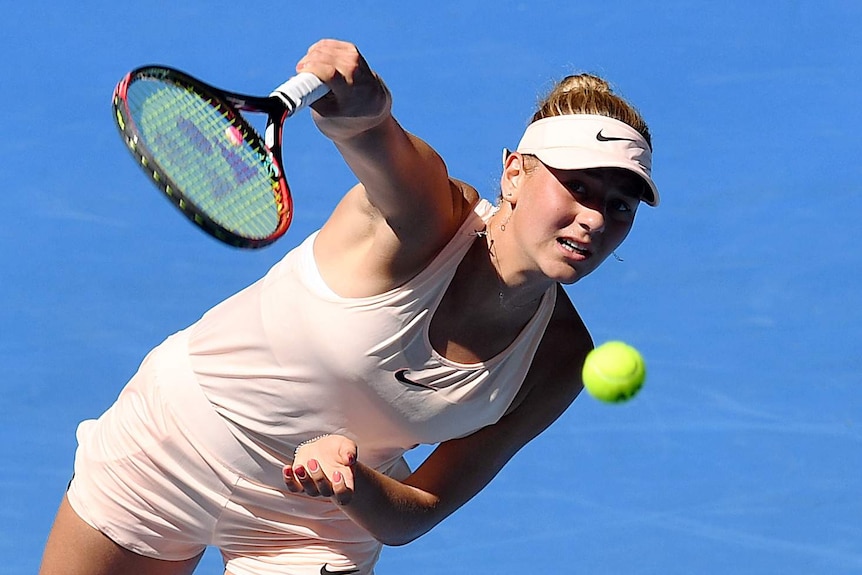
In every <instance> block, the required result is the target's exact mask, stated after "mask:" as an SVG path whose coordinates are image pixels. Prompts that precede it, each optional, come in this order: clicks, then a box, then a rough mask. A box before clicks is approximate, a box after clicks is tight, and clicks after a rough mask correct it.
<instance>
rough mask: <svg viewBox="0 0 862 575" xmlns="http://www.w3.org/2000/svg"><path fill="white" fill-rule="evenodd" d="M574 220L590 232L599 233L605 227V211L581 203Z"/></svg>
mask: <svg viewBox="0 0 862 575" xmlns="http://www.w3.org/2000/svg"><path fill="white" fill-rule="evenodd" d="M576 220H577V222H578V225H580V226H581V228H583V229H584V230H586V231H587V233H590V234H597V233H601V232H603V231H604V229H605V212H604V210H603V209H600V208H599V207H598V206H591V205H584V204H581V206H580V211H579V212H578V215H577V218H576Z"/></svg>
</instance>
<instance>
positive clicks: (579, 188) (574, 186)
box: [566, 180, 587, 196]
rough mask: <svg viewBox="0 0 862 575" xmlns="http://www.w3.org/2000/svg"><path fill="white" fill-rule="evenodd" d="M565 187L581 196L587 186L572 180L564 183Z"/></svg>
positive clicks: (585, 191)
mask: <svg viewBox="0 0 862 575" xmlns="http://www.w3.org/2000/svg"><path fill="white" fill-rule="evenodd" d="M566 188H567V189H568V190H569V191H570V192H571V193H573V194H575V195H577V196H583V195H584V194H586V193H587V187H586V186H585V185H584V184H583V182H580V181H578V180H572V181H570V182H567V183H566Z"/></svg>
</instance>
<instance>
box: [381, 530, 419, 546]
mask: <svg viewBox="0 0 862 575" xmlns="http://www.w3.org/2000/svg"><path fill="white" fill-rule="evenodd" d="M427 532H428V531H427V530H426V531H421V532H409V531H407V530H403V531H397V532H392V533H385V534H383V533H382V534H376V535H374V538H375V539H377V540H378V541H379V542H380V543H382V544H383V545H386V546H387V547H401V546H404V545H407V544H408V543H412V542H413V541H416V540H417V539H419V538H420V537H422V536H423V535H424V534H425V533H427Z"/></svg>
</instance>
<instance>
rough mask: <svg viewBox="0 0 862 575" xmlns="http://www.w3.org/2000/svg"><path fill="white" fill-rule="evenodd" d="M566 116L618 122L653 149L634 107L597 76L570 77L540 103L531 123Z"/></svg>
mask: <svg viewBox="0 0 862 575" xmlns="http://www.w3.org/2000/svg"><path fill="white" fill-rule="evenodd" d="M565 114H595V115H599V116H608V117H610V118H615V119H617V120H619V121H620V122H625V123H626V124H628V125H629V126H631V127H632V128H634V129H635V130H637V131H638V132H640V133H641V134H642V135H643V137H644V138H645V139H646V141H647V144H649V146H650V148H652V138H651V137H650V133H649V128H648V127H647V125H646V122H645V121H644V119H643V117H642V116H641V115H640V113H639V112H638V111H637V110H636V109H635V107H634V106H632V105H631V104H629V103H628V102H627V101H626V100H624V99H623V98H621V97H620V96H618V95H617V94H615V93H614V91H613V90H612V89H611V85H610V84H609V83H608V82H607V80H605V79H604V78H600V77H598V76H595V75H593V74H574V75H571V76H566V77H565V78H563V79H562V80H560V81H559V82H558V83H557V84H556V85H555V86H554V88H553V89H552V90H551V92H550V93H549V94H548V95H547V96H546V97H545V98H544V99H543V100H542V101H541V102H539V106H538V109H537V110H536V113H535V114H533V118H532V120H531V121H533V122H535V121H536V120H541V119H542V118H547V117H550V116H562V115H565Z"/></svg>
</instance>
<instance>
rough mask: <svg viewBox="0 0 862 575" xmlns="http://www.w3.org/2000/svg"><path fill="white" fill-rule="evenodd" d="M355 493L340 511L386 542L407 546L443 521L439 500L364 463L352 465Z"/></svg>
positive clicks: (382, 541)
mask: <svg viewBox="0 0 862 575" xmlns="http://www.w3.org/2000/svg"><path fill="white" fill-rule="evenodd" d="M353 477H354V492H353V496H352V498H351V500H350V502H349V503H348V504H346V505H342V506H341V510H342V511H343V512H344V513H345V514H346V515H347V516H348V517H350V519H352V520H353V521H354V522H355V523H357V524H358V525H360V526H361V527H363V528H364V529H366V530H367V531H368V532H369V533H371V535H373V536H374V538H375V539H377V540H378V541H380V542H381V543H383V544H385V545H393V546H394V545H405V544H407V543H410V542H411V541H413V540H414V539H416V538H418V537H420V536H421V535H423V534H425V533H427V532H428V531H430V530H431V529H432V528H433V527H434V526H435V525H437V524H438V523H439V522H440V521H442V520H443V518H444V517H445V515H444V514H443V513H442V512H441V509H440V506H439V501H438V500H437V499H436V498H435V497H434V496H432V495H431V494H429V493H426V492H424V491H422V490H421V489H418V488H416V487H411V486H410V485H405V484H404V483H401V482H399V481H396V480H395V479H392V478H391V477H387V476H386V475H383V474H382V473H380V472H378V471H375V470H374V469H371V468H370V467H368V466H366V465H363V464H361V463H356V464H355V465H354V467H353Z"/></svg>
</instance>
